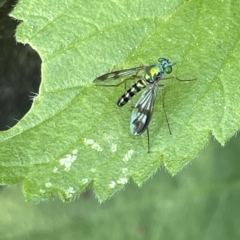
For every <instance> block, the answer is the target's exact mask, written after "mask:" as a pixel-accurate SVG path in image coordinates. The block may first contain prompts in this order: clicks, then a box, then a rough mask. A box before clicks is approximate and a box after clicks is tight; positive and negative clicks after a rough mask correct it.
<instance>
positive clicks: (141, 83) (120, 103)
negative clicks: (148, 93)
mask: <svg viewBox="0 0 240 240" xmlns="http://www.w3.org/2000/svg"><path fill="white" fill-rule="evenodd" d="M147 85H148V82H146V81H145V80H143V79H140V80H138V81H137V82H136V83H134V84H133V85H132V87H131V88H129V89H128V90H127V91H126V92H125V93H124V94H123V95H122V96H121V97H120V98H119V99H118V101H117V105H118V106H119V107H122V106H124V105H125V104H126V103H127V102H128V101H129V100H130V99H131V98H132V97H133V96H134V95H135V94H136V93H138V92H139V91H141V90H142V89H143V88H145V87H146V86H147Z"/></svg>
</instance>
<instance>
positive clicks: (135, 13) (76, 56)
mask: <svg viewBox="0 0 240 240" xmlns="http://www.w3.org/2000/svg"><path fill="white" fill-rule="evenodd" d="M239 8H240V7H239V4H238V3H237V2H231V1H229V0H228V1H225V2H224V3H222V2H219V1H218V0H213V1H211V2H209V1H180V0H179V1H174V2H173V1H171V2H168V1H161V2H159V1H157V0H155V1H151V2H142V1H137V0H134V1H131V2H129V1H127V0H124V1H119V2H107V1H106V2H105V1H104V2H99V1H90V2H89V1H85V2H83V1H80V0H78V1H73V0H71V1H70V0H69V1H58V2H57V3H56V2H54V1H53V0H52V1H49V2H46V3H44V2H39V1H26V0H22V1H20V2H19V3H18V5H17V6H16V8H15V10H14V12H13V13H12V16H14V17H15V18H18V19H20V20H22V21H23V23H22V24H21V25H20V26H19V27H18V30H17V33H16V35H17V39H18V40H19V41H21V42H24V43H29V44H30V45H31V46H33V47H34V48H35V49H36V50H37V51H38V53H39V54H40V56H41V58H42V62H43V63H42V84H41V88H40V94H39V96H38V97H36V98H35V99H34V104H33V107H32V109H31V110H30V111H29V113H28V114H27V115H26V116H25V118H24V119H22V120H21V121H20V122H19V124H18V125H16V126H15V127H14V128H12V129H11V130H10V131H7V132H3V133H2V134H1V149H2V151H1V155H0V159H1V165H0V166H1V167H0V173H1V175H0V176H1V184H9V183H14V182H19V181H21V180H24V194H25V196H26V198H27V199H28V200H29V199H31V200H44V199H49V198H51V197H53V196H55V195H56V194H57V193H58V194H59V195H60V197H61V198H62V200H68V199H69V198H73V197H76V196H77V195H78V194H79V193H80V192H81V191H84V190H85V189H86V187H87V186H89V185H90V184H91V183H93V188H94V192H95V194H96V195H97V197H98V199H99V200H100V201H103V200H105V199H107V198H109V197H110V196H112V195H113V194H114V193H115V192H117V191H118V190H120V189H122V188H123V187H124V185H125V184H126V183H127V182H128V181H129V179H130V177H132V178H133V179H134V181H135V182H136V183H138V184H139V185H141V184H142V183H143V181H145V180H146V179H147V178H149V177H150V176H152V174H153V173H154V172H156V170H157V169H158V168H159V166H160V165H161V164H162V163H163V164H164V166H165V167H166V168H167V170H168V171H169V172H170V173H171V174H176V173H177V172H178V171H179V170H181V169H182V168H183V167H184V166H185V165H186V164H187V163H189V162H190V161H191V160H192V159H193V158H194V156H196V154H197V153H198V152H199V151H200V150H201V149H202V148H203V147H204V146H205V145H206V143H207V142H208V141H209V137H210V134H211V132H212V133H213V135H214V136H215V138H216V139H217V140H218V141H219V142H220V143H221V144H224V143H225V142H226V141H227V140H228V139H229V138H230V137H231V136H232V135H233V134H235V132H236V131H237V130H238V129H239V125H240V124H239V122H240V111H239V103H238V102H239V97H240V91H239V84H238V82H237V80H238V78H237V76H236V74H237V73H238V72H239V70H240V65H239V60H238V58H239V57H238V56H239V54H240V45H239V39H240V38H239V31H236V29H239V22H240V21H239V20H240V19H239V18H240V14H239V13H240V11H239ZM223 19H224V21H223ZM159 57H167V58H169V59H170V60H171V61H172V62H177V65H176V66H174V67H175V68H174V74H175V75H177V76H178V77H180V78H182V79H189V78H194V77H197V79H198V80H197V81H194V82H189V83H188V84H186V83H181V82H178V81H174V80H173V81H168V82H167V83H166V87H165V90H164V91H165V94H164V99H165V108H166V112H167V116H168V119H169V124H170V126H171V130H172V135H169V131H168V127H167V123H166V121H165V117H164V114H163V110H162V107H161V106H162V96H161V94H159V97H158V99H157V104H156V107H155V112H154V115H153V118H152V122H151V124H150V144H151V153H150V154H148V153H147V137H146V135H145V134H143V135H142V136H141V137H133V136H131V135H130V133H129V126H128V125H129V123H128V122H129V116H130V111H131V106H129V107H127V106H126V107H124V108H121V109H119V108H117V107H116V100H117V99H118V98H119V96H121V94H122V93H123V92H124V89H122V88H121V87H119V88H106V87H105V88H103V87H96V86H94V85H93V84H92V81H93V79H94V78H96V77H97V76H99V75H101V74H104V73H106V72H108V71H111V70H112V69H113V68H115V69H123V68H127V67H135V66H139V65H141V64H144V65H145V64H151V63H155V62H156V61H157V59H158V58H159ZM226 80H227V81H226ZM130 84H131V83H130ZM136 99H137V97H135V99H134V101H135V100H136ZM129 105H130V104H129Z"/></svg>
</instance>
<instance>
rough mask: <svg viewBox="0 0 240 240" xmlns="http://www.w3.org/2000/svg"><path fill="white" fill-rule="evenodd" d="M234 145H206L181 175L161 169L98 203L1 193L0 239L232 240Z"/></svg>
mask: <svg viewBox="0 0 240 240" xmlns="http://www.w3.org/2000/svg"><path fill="white" fill-rule="evenodd" d="M239 144H240V136H239V137H238V138H233V139H231V141H230V144H227V146H226V147H225V148H222V147H221V146H220V145H219V144H218V143H217V142H216V141H211V143H210V144H209V145H208V146H207V147H206V148H205V149H204V151H202V153H201V154H200V155H199V156H198V157H197V159H196V160H195V161H194V163H193V164H189V165H188V167H187V168H185V169H184V171H182V172H181V174H177V175H176V176H175V177H171V176H170V175H169V174H168V173H166V172H164V171H161V172H159V173H158V174H156V175H155V176H154V177H153V178H152V179H149V181H147V182H146V183H145V184H143V186H142V188H141V189H139V188H138V187H137V186H136V184H133V183H130V184H128V186H127V187H126V189H125V191H122V192H121V194H116V195H115V196H114V197H113V198H112V199H111V200H109V201H106V202H105V203H104V204H102V205H99V203H98V201H97V200H96V199H95V197H94V194H91V193H87V194H84V196H81V197H80V198H79V199H77V200H76V201H74V202H71V204H66V203H65V204H63V203H62V202H60V201H57V200H55V201H54V202H53V201H48V202H44V203H40V204H35V203H28V204H26V203H25V202H24V199H23V197H22V196H21V195H20V192H19V187H15V186H11V187H9V188H4V189H2V191H1V198H0V205H1V206H4V208H2V209H1V216H4V217H1V218H0V224H1V228H0V236H1V239H4V240H26V239H34V240H35V239H37V240H38V239H39V240H42V239H51V240H55V239H56V240H59V239H60V240H65V239H68V240H75V239H84V240H85V239H86V240H92V239H98V240H112V239H114V240H126V239H130V240H132V239H134V240H159V239H174V240H193V239H194V240H203V239H204V240H205V239H206V240H212V239H217V240H226V239H231V240H238V239H239V236H240V229H239V225H240V208H239V190H240V189H239V188H240V185H239V178H240V176H239V168H240V162H239V157H238V156H239V154H240V149H239Z"/></svg>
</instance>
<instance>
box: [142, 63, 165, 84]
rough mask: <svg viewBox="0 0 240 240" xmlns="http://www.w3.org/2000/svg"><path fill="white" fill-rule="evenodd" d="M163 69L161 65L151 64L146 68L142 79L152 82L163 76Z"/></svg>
mask: <svg viewBox="0 0 240 240" xmlns="http://www.w3.org/2000/svg"><path fill="white" fill-rule="evenodd" d="M163 73H164V70H163V68H162V66H161V65H151V66H149V67H147V68H146V72H145V74H144V79H145V80H146V81H148V82H149V83H153V82H155V81H156V80H158V79H160V78H161V77H162V76H163Z"/></svg>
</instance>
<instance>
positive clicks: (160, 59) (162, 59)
mask: <svg viewBox="0 0 240 240" xmlns="http://www.w3.org/2000/svg"><path fill="white" fill-rule="evenodd" d="M164 60H166V59H165V58H159V59H158V61H159V62H160V63H161V62H163V61H164Z"/></svg>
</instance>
